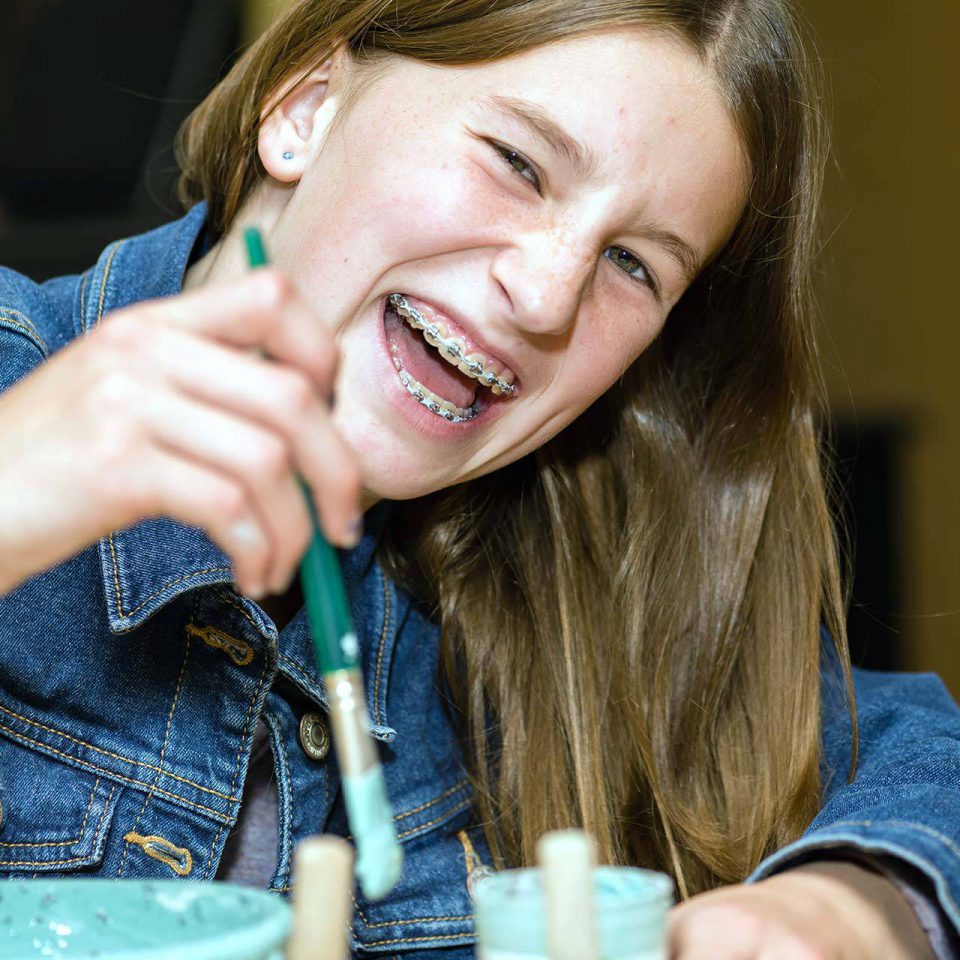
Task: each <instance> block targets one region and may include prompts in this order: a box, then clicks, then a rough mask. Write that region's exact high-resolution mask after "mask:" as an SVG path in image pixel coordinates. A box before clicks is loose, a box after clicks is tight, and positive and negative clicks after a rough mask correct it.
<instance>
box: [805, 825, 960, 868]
mask: <svg viewBox="0 0 960 960" xmlns="http://www.w3.org/2000/svg"><path fill="white" fill-rule="evenodd" d="M876 822H877V821H876V820H837V821H836V822H834V823H831V824H829V829H831V830H832V829H833V828H834V827H871V826H873V825H874V824H875V823H876ZM880 822H881V823H883V825H884V826H890V827H909V828H910V829H911V830H919V831H920V833H926V834H928V835H929V836H931V837H934V838H935V839H937V840H939V841H940V842H941V843H942V844H943V845H944V846H945V847H947V849H948V850H950V852H951V853H952V854H953V855H954V856H955V857H957V859H960V847H958V846H957V845H956V844H955V843H954V842H953V841H952V840H951V839H950V838H949V837H947V836H944V834H942V833H940V832H939V831H938V830H934V829H933V827H928V826H927V825H926V824H925V823H914V822H913V821H911V820H882V821H880ZM814 838H815V835H813V836H811V839H814Z"/></svg>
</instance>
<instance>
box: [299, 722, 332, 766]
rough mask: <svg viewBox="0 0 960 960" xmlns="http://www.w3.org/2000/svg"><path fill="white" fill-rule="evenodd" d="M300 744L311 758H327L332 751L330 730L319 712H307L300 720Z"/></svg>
mask: <svg viewBox="0 0 960 960" xmlns="http://www.w3.org/2000/svg"><path fill="white" fill-rule="evenodd" d="M300 746H301V747H303V752H304V753H305V754H306V755H307V756H308V757H309V758H310V759H311V760H326V758H327V754H328V753H329V752H330V731H329V730H328V729H327V721H326V720H324V718H323V717H322V716H321V715H320V714H319V713H305V714H304V715H303V718H302V719H301V720H300Z"/></svg>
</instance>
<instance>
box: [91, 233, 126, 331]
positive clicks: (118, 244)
mask: <svg viewBox="0 0 960 960" xmlns="http://www.w3.org/2000/svg"><path fill="white" fill-rule="evenodd" d="M125 243H126V240H118V241H117V242H116V243H114V245H113V249H112V250H111V251H110V253H108V254H107V262H106V264H105V265H104V267H103V279H102V280H101V281H100V298H99V300H98V301H97V323H98V324H99V323H100V321H101V320H102V319H103V301H104V300H105V299H106V295H107V281H108V280H109V279H110V270H111V268H112V267H113V258H114V257H115V256H116V255H117V251H118V250H119V249H120V248H121V247H122V246H123V245H124V244H125Z"/></svg>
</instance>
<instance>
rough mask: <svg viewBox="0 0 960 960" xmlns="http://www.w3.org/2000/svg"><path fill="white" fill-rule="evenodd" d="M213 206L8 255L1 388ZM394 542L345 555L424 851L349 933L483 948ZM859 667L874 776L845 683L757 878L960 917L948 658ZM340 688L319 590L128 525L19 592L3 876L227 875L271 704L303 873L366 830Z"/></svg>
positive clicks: (165, 254) (98, 312) (394, 947)
mask: <svg viewBox="0 0 960 960" xmlns="http://www.w3.org/2000/svg"><path fill="white" fill-rule="evenodd" d="M204 218H205V209H204V207H203V205H202V204H201V205H198V206H197V207H195V208H194V209H193V210H192V211H190V213H189V214H187V215H186V216H185V217H183V218H182V219H180V220H178V221H176V222H174V223H171V224H168V225H167V226H164V227H161V228H160V229H158V230H155V231H152V232H151V233H148V234H145V235H143V236H140V237H134V238H131V239H127V240H122V241H119V242H117V243H114V244H112V245H111V246H109V247H108V248H107V249H106V250H105V251H104V252H103V254H102V255H101V257H100V259H99V260H98V262H97V263H96V264H95V265H94V266H93V267H92V268H91V269H90V270H88V271H87V272H86V273H84V274H83V275H82V276H70V277H60V278H57V279H54V280H50V281H48V282H46V283H44V284H35V283H33V282H32V281H30V280H28V279H27V278H25V277H23V276H21V275H19V274H16V273H14V272H12V271H9V270H3V269H0V389H5V388H6V387H8V386H10V385H11V384H12V383H13V382H15V381H16V380H17V379H18V378H20V377H21V376H23V375H25V374H26V373H28V372H29V371H30V370H32V369H34V368H35V367H37V366H38V365H39V364H40V363H42V362H43V361H44V359H46V358H47V357H48V356H50V355H51V354H52V353H54V352H55V351H56V350H58V349H59V348H61V347H62V346H64V345H65V344H67V343H69V342H70V341H71V340H73V339H74V338H75V337H78V336H81V335H83V334H84V333H85V332H86V331H89V330H90V329H91V328H93V327H94V326H95V325H96V324H97V323H99V322H100V320H101V319H102V318H103V316H104V315H105V314H106V313H107V312H109V311H111V310H115V309H118V308H120V307H123V306H126V305H128V304H131V303H134V302H137V301H141V300H145V299H148V298H154V297H160V296H167V295H171V294H175V293H177V292H179V290H180V289H181V287H182V283H183V276H184V271H185V270H186V267H187V265H188V263H189V261H190V257H191V255H192V254H193V252H194V251H195V248H196V247H197V244H198V242H202V240H201V239H199V238H202V235H203V227H204ZM0 455H2V439H0ZM375 512H376V513H377V515H378V517H379V522H380V523H382V522H384V517H385V516H386V513H387V511H385V510H378V511H375ZM375 526H376V523H374V527H375ZM375 544H376V529H371V530H370V531H369V532H368V533H367V535H366V536H365V537H364V540H363V541H362V542H361V543H360V545H359V546H358V547H357V548H356V549H354V550H352V551H350V552H347V553H344V554H343V555H342V565H343V572H344V580H345V583H346V586H347V591H348V595H349V598H350V604H351V608H352V613H353V617H354V621H355V626H356V630H357V635H358V638H359V643H360V647H361V656H362V666H363V670H364V676H365V680H366V689H367V697H368V705H369V710H370V716H371V718H372V721H373V735H374V736H375V738H376V739H377V741H379V748H380V751H381V758H382V762H383V765H384V771H385V776H386V780H387V788H388V791H389V794H390V798H391V802H392V805H393V808H394V811H395V820H396V825H397V831H398V834H399V836H400V839H401V840H402V842H403V844H404V847H405V857H406V859H405V867H404V872H403V877H402V879H401V881H400V884H399V885H398V887H397V888H396V890H395V891H394V892H393V893H392V894H391V895H390V896H389V897H388V898H387V899H386V900H384V901H383V902H380V903H369V902H367V901H365V900H364V899H363V897H362V896H361V895H360V894H359V892H358V893H357V895H356V910H355V919H354V927H353V949H354V952H355V953H359V954H363V955H367V954H373V955H378V956H381V957H398V958H399V957H403V958H405V960H417V958H421V960H427V958H429V957H434V958H440V957H443V958H444V960H464V958H467V957H471V956H472V955H473V949H472V944H473V933H472V921H471V915H472V912H473V911H472V901H471V887H472V885H473V881H474V880H475V879H476V878H477V877H479V876H481V875H482V874H483V872H484V871H486V870H487V869H488V864H489V854H488V851H487V848H486V846H485V844H484V842H483V839H482V836H481V831H480V830H479V829H478V827H477V826H476V824H475V823H474V820H473V817H472V814H471V792H470V789H469V786H468V782H467V780H466V778H465V775H464V772H463V767H462V762H461V754H460V750H459V746H458V742H457V739H456V735H455V731H454V729H453V726H452V724H451V721H450V719H449V716H448V712H447V710H446V708H445V704H444V701H443V696H442V693H441V692H440V685H439V683H438V656H439V630H438V627H437V625H436V624H435V623H433V622H432V621H431V620H430V619H429V617H428V616H427V615H426V613H425V612H424V611H423V610H422V609H421V608H420V606H418V604H417V603H416V602H415V600H414V599H413V598H411V597H410V596H409V595H408V594H406V593H405V592H403V591H402V590H400V589H398V587H397V586H396V585H395V584H393V583H392V582H391V581H390V580H389V579H388V578H387V577H386V576H385V575H384V573H383V571H382V570H381V568H380V566H379V565H378V563H377V562H376V559H375V555H374V554H375ZM831 675H832V674H831ZM856 685H857V694H858V699H859V715H860V730H861V753H860V764H859V768H858V774H857V777H856V779H855V780H854V781H853V782H852V783H847V782H846V771H847V769H848V765H849V742H850V729H849V722H848V718H847V714H846V706H845V704H844V702H843V699H842V697H841V696H839V695H838V694H837V691H836V689H835V686H834V685H832V684H831V681H829V680H827V681H825V687H824V689H825V696H824V701H823V703H824V706H823V709H824V726H823V729H824V750H823V774H824V804H823V808H822V810H821V811H820V813H819V815H818V816H817V818H816V819H815V820H814V822H813V823H812V824H811V825H810V827H809V829H808V830H807V832H806V833H805V834H804V836H803V837H802V838H801V839H799V840H798V841H796V842H795V843H793V844H791V845H790V846H788V847H786V848H785V849H783V850H781V851H779V852H777V853H776V854H774V855H773V856H771V857H770V858H768V859H767V860H766V861H765V862H764V863H762V864H761V865H760V866H759V867H758V868H757V870H756V871H755V873H754V874H753V875H752V877H751V880H757V879H761V878H763V877H765V876H768V875H770V874H771V873H774V872H776V871H779V870H783V869H786V868H788V867H790V866H791V865H795V864H796V863H798V862H800V861H802V860H804V859H810V858H817V857H821V856H836V855H853V856H856V855H868V856H878V857H881V858H883V859H884V861H885V862H896V863H898V864H901V865H903V866H904V867H905V869H907V870H908V871H915V873H916V876H917V877H918V878H919V881H920V882H921V883H927V882H929V884H930V889H931V891H932V892H931V894H930V896H931V897H932V898H935V900H934V902H935V903H937V904H939V907H938V909H939V910H940V911H942V913H941V915H942V916H943V917H944V918H945V919H946V923H947V924H949V925H952V926H954V927H960V907H958V898H960V711H958V709H957V707H956V706H955V705H954V703H953V702H952V701H951V699H950V697H949V696H948V695H947V693H946V691H945V690H944V688H943V686H942V684H941V683H940V681H939V680H937V679H936V678H935V677H932V676H898V675H891V674H888V675H881V674H870V673H864V672H857V674H856ZM326 703H327V701H326V696H325V693H324V691H323V687H322V685H321V683H320V681H319V679H318V675H317V670H316V666H315V664H314V661H313V656H312V652H311V647H310V643H309V638H308V634H307V629H306V622H305V615H304V612H303V611H302V610H301V611H300V613H299V614H298V615H297V616H296V617H295V618H294V619H293V620H292V621H291V622H290V623H289V624H288V625H287V626H286V627H285V628H284V629H283V630H282V631H280V632H279V633H278V631H277V629H276V627H275V626H274V624H273V623H272V622H271V620H270V619H269V618H268V617H267V616H266V614H265V613H264V612H263V611H262V610H261V609H260V607H259V606H257V604H255V603H253V602H252V601H251V600H248V599H246V598H245V597H243V596H241V595H239V594H238V593H237V592H236V591H235V590H234V589H233V586H232V580H231V570H230V565H229V562H228V560H227V558H226V557H225V555H224V554H223V553H222V552H221V551H220V550H219V549H218V548H217V547H215V546H214V545H213V544H212V543H211V541H210V540H209V539H208V538H207V537H206V536H205V535H204V534H203V533H202V532H201V531H199V530H197V529H194V528H191V527H188V526H185V525H183V524H180V523H175V522H173V521H171V520H167V519H156V520H149V521H146V522H142V523H139V524H137V525H136V526H134V527H132V528H130V529H127V530H122V531H117V532H114V533H113V534H111V535H110V536H108V537H105V538H104V539H103V540H101V541H100V543H99V544H97V545H96V546H93V547H91V548H89V549H87V550H84V551H82V552H81V553H79V554H78V555H77V556H75V557H74V558H72V559H71V560H68V561H67V562H65V563H63V564H61V565H59V566H57V567H55V568H54V569H52V570H49V571H47V572H46V573H43V574H41V575H39V576H36V577H33V578H32V579H30V580H28V581H27V582H26V583H24V584H22V585H21V586H20V587H19V588H17V589H16V590H14V591H12V592H11V593H9V594H8V595H6V596H5V597H2V598H0V875H6V876H8V877H14V876H43V875H57V874H62V875H78V876H79V875H84V876H104V877H124V876H126V877H134V876H136V877H164V878H171V877H182V878H184V879H185V880H203V879H210V878H212V877H213V876H214V875H215V873H216V870H217V865H218V862H219V859H220V856H221V854H222V852H223V847H224V843H225V841H226V838H227V835H228V833H229V831H230V829H231V827H232V825H234V823H235V822H236V818H237V813H238V809H239V803H240V797H241V793H242V790H243V785H244V778H245V775H246V770H247V764H248V761H249V756H250V747H251V741H252V739H253V730H254V728H255V726H256V724H257V723H258V721H261V720H262V721H263V723H264V724H265V726H266V728H267V730H268V732H269V738H270V746H271V749H272V754H273V761H274V766H275V769H276V779H277V784H278V791H279V827H278V855H277V868H276V872H275V875H274V877H273V879H272V881H271V884H270V887H271V889H273V890H275V891H278V892H279V893H281V894H286V893H287V891H289V889H290V883H291V860H292V851H293V849H294V847H295V846H296V844H297V843H298V842H299V841H300V840H301V839H303V838H304V837H306V836H309V835H312V834H316V833H319V832H321V831H329V832H339V833H342V834H345V833H347V826H346V821H345V816H344V811H343V805H342V799H341V795H340V792H339V790H338V784H339V777H338V772H337V765H336V759H335V757H334V756H333V754H332V752H331V753H327V752H326V751H325V750H323V749H322V748H318V746H317V743H318V741H317V739H316V736H315V735H314V738H313V739H312V740H311V739H310V735H309V733H308V734H304V733H301V729H309V728H311V725H312V729H313V730H314V734H315V732H316V730H317V729H318V728H319V729H321V730H324V729H325V728H324V723H325V720H324V716H325V711H326ZM305 718H306V720H307V721H309V723H302V721H304V720H305ZM305 737H306V739H305ZM320 740H321V741H322V737H321V738H320Z"/></svg>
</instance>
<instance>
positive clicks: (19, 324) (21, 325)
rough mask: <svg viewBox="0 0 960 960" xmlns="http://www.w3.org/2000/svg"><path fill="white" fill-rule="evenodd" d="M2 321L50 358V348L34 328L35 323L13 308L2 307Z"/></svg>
mask: <svg viewBox="0 0 960 960" xmlns="http://www.w3.org/2000/svg"><path fill="white" fill-rule="evenodd" d="M0 321H3V322H4V326H10V327H12V328H13V329H14V330H16V331H18V332H19V333H22V334H23V335H24V336H25V337H26V338H27V339H28V340H29V341H30V342H31V343H32V344H33V346H35V347H36V348H37V349H38V350H39V351H40V352H41V353H42V354H43V355H44V356H45V357H48V356H50V348H49V347H48V346H47V342H46V340H44V339H43V337H42V336H41V335H40V331H39V330H37V328H36V326H34V323H33V321H32V320H31V319H30V318H29V317H28V316H26V314H23V313H21V312H20V311H19V310H14V309H13V308H12V307H0Z"/></svg>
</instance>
